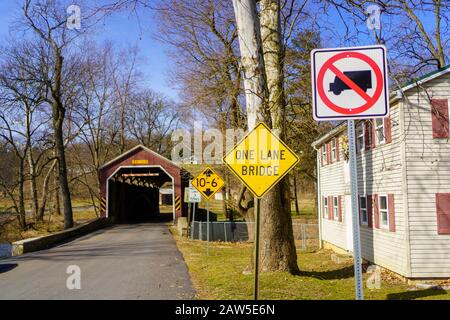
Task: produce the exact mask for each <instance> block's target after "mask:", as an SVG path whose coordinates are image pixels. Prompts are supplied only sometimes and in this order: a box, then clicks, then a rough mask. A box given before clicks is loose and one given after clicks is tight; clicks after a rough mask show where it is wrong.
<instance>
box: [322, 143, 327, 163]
mask: <svg viewBox="0 0 450 320" xmlns="http://www.w3.org/2000/svg"><path fill="white" fill-rule="evenodd" d="M326 164H327V145H326V143H324V144H323V145H322V165H326Z"/></svg>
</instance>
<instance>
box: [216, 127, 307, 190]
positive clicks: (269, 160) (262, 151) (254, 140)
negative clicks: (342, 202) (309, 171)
mask: <svg viewBox="0 0 450 320" xmlns="http://www.w3.org/2000/svg"><path fill="white" fill-rule="evenodd" d="M223 161H224V163H225V165H226V166H227V167H228V168H229V169H230V170H231V171H233V172H234V173H235V174H236V176H238V178H239V179H240V180H241V181H242V182H243V183H244V184H245V185H246V186H247V187H248V188H249V190H250V191H251V192H252V193H253V195H254V196H255V197H257V198H261V197H262V196H263V195H264V194H265V193H267V191H269V190H270V189H271V188H272V187H273V186H274V185H276V184H277V182H278V181H279V180H280V179H281V178H283V177H284V176H285V175H286V174H287V173H288V172H289V171H290V170H291V169H292V168H293V167H294V166H295V165H296V164H297V163H298V162H299V158H298V157H297V155H296V154H295V153H294V152H293V151H292V150H291V149H290V148H289V147H288V146H287V145H286V144H285V143H284V142H283V141H281V140H280V139H279V138H278V137H277V136H276V135H275V134H274V133H273V132H272V131H271V130H270V129H269V128H268V127H267V125H266V124H264V123H259V124H258V125H257V126H256V127H255V128H254V129H253V130H252V131H250V132H249V133H248V134H247V135H246V136H245V137H244V138H243V139H242V140H241V141H240V142H239V143H238V144H237V145H236V146H235V147H234V149H233V150H231V151H230V152H228V154H227V155H225V157H224V158H223Z"/></svg>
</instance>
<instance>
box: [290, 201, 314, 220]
mask: <svg viewBox="0 0 450 320" xmlns="http://www.w3.org/2000/svg"><path fill="white" fill-rule="evenodd" d="M314 202H315V199H314V195H307V196H305V197H300V198H299V200H298V203H299V209H300V214H299V215H298V214H297V212H296V211H295V204H294V203H292V205H291V215H292V219H301V220H308V221H311V222H312V220H315V221H316V222H317V214H316V211H315V208H314Z"/></svg>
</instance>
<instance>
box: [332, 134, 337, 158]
mask: <svg viewBox="0 0 450 320" xmlns="http://www.w3.org/2000/svg"><path fill="white" fill-rule="evenodd" d="M331 159H332V160H333V161H336V159H337V157H336V139H333V140H331Z"/></svg>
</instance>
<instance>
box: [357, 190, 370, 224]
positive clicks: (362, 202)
mask: <svg viewBox="0 0 450 320" xmlns="http://www.w3.org/2000/svg"><path fill="white" fill-rule="evenodd" d="M359 212H360V214H361V223H362V224H368V220H367V199H366V197H365V196H359Z"/></svg>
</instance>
